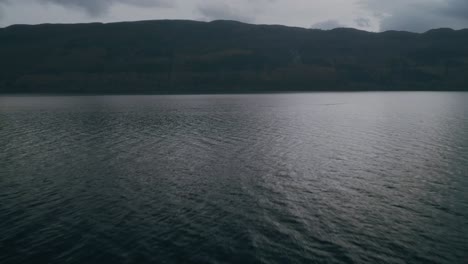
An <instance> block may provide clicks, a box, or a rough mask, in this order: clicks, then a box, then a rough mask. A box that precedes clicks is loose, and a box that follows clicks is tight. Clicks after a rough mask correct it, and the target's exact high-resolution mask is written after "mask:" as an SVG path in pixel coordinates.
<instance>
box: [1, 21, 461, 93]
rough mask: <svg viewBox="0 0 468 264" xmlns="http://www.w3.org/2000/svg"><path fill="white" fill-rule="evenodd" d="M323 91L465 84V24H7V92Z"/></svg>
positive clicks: (4, 49)
mask: <svg viewBox="0 0 468 264" xmlns="http://www.w3.org/2000/svg"><path fill="white" fill-rule="evenodd" d="M323 90H325V91H328V90H330V91H331V90H333V91H335V90H468V30H460V31H454V30H451V29H436V30H431V31H428V32H426V33H424V34H416V33H408V32H397V31H389V32H383V33H370V32H365V31H358V30H355V29H335V30H331V31H321V30H313V29H303V28H292V27H285V26H269V25H250V24H243V23H239V22H233V21H214V22H210V23H206V22H195V21H170V20H161V21H142V22H125V23H111V24H100V23H94V24H70V25H65V24H63V25H52V24H50V25H49V24H45V25H37V26H26V25H16V26H10V27H7V28H3V29H0V92H1V93H236V92H268V91H271V92H274V91H323Z"/></svg>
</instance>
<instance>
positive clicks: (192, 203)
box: [0, 92, 468, 264]
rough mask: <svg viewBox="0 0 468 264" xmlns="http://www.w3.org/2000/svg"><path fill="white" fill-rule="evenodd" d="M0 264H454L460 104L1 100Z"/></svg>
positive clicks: (461, 232) (419, 99)
mask: <svg viewBox="0 0 468 264" xmlns="http://www.w3.org/2000/svg"><path fill="white" fill-rule="evenodd" d="M0 263H2V264H7V263H451V264H452V263H468V93H422V92H421V93H409V92H408V93H311V94H275V95H197V96H83V97H81V96H71V97H68V96H67V97H61V96H53V97H42V96H36V97H24V96H23V97H15V96H2V97H0Z"/></svg>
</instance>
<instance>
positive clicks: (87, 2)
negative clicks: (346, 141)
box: [0, 0, 468, 32]
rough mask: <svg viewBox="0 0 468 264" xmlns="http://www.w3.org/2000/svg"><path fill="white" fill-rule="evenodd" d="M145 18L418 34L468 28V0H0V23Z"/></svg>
mask: <svg viewBox="0 0 468 264" xmlns="http://www.w3.org/2000/svg"><path fill="white" fill-rule="evenodd" d="M148 19H194V20H201V21H211V20H216V19H231V20H239V21H243V22H248V23H256V24H284V25H290V26H300V27H306V28H321V29H332V28H336V27H354V28H360V29H364V30H369V31H384V30H392V29H393V30H408V31H415V32H422V31H426V30H429V29H431V28H440V27H451V28H455V29H460V28H468V0H0V27H4V26H8V25H11V24H38V23H75V22H93V21H100V22H113V21H132V20H148Z"/></svg>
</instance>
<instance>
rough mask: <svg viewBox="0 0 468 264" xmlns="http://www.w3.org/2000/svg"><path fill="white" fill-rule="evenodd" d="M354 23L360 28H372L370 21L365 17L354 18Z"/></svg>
mask: <svg viewBox="0 0 468 264" xmlns="http://www.w3.org/2000/svg"><path fill="white" fill-rule="evenodd" d="M354 23H356V25H357V26H358V27H360V28H369V27H371V26H372V23H371V21H370V19H369V18H365V17H360V18H356V19H355V20H354Z"/></svg>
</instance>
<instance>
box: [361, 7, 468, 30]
mask: <svg viewBox="0 0 468 264" xmlns="http://www.w3.org/2000/svg"><path fill="white" fill-rule="evenodd" d="M360 4H361V6H363V7H364V8H367V9H368V10H370V11H372V12H373V15H374V16H375V17H377V18H378V19H379V20H380V30H382V31H385V30H408V31H415V32H424V31H427V30H429V29H432V28H441V27H452V28H456V29H458V28H464V27H468V1H467V0H392V1H382V0H364V1H361V3H360Z"/></svg>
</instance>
